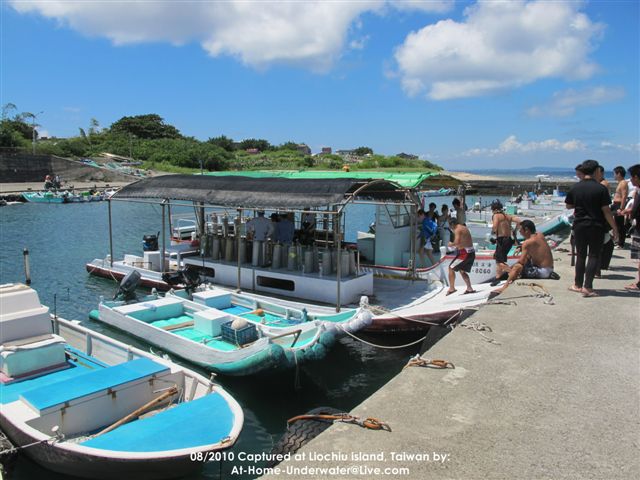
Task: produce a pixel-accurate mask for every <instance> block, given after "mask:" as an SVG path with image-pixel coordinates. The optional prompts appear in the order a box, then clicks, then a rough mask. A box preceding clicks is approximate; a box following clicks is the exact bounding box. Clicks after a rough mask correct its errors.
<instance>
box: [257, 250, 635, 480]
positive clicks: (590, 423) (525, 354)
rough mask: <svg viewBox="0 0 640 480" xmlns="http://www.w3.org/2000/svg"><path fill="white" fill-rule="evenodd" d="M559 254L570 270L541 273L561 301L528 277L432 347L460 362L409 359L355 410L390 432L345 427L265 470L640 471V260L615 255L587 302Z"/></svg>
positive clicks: (436, 475) (540, 474)
mask: <svg viewBox="0 0 640 480" xmlns="http://www.w3.org/2000/svg"><path fill="white" fill-rule="evenodd" d="M554 258H555V259H556V271H558V273H559V274H560V275H561V277H562V278H561V279H560V280H559V281H554V280H536V281H535V283H537V284H540V285H542V286H543V287H544V289H546V291H548V292H549V294H550V295H551V297H539V296H537V292H539V291H540V289H536V290H537V291H534V289H533V288H532V287H530V286H528V285H526V284H527V283H531V282H532V281H530V280H521V281H518V282H517V283H516V284H514V285H512V286H511V287H509V289H508V290H506V291H505V292H504V293H503V294H502V295H500V296H499V297H497V298H496V299H495V300H497V301H498V302H515V304H500V303H495V304H490V305H486V306H483V307H482V308H480V310H479V311H478V312H476V313H475V314H473V315H472V316H471V317H470V318H468V319H467V320H466V321H465V322H464V323H463V324H462V325H461V326H459V327H458V328H456V329H455V330H454V331H453V332H452V333H450V334H449V335H447V336H446V337H444V338H443V339H442V340H441V341H439V342H438V343H437V344H436V345H435V346H434V347H432V348H431V349H430V350H428V351H427V352H425V353H424V354H423V358H428V359H444V360H447V361H448V362H451V363H453V364H454V365H455V368H447V369H436V368H428V367H419V366H412V367H407V368H405V369H404V370H403V371H402V372H401V373H400V374H399V375H397V376H396V377H395V378H393V379H392V380H391V381H390V382H389V383H388V384H387V385H385V386H384V387H383V388H381V389H380V390H379V391H377V392H376V393H375V394H374V395H372V396H371V397H370V398H368V399H367V400H366V401H364V402H363V403H362V404H360V405H359V406H357V407H356V408H355V409H354V410H353V411H352V412H351V413H352V414H353V415H356V416H358V417H361V418H367V417H375V418H377V419H379V420H381V421H384V422H387V423H388V424H389V426H390V427H391V429H392V431H391V432H387V431H376V430H368V429H365V428H361V427H359V426H356V425H349V424H335V425H333V426H332V427H331V428H329V429H328V430H326V431H325V432H324V433H322V434H320V435H319V436H318V437H317V438H315V439H314V440H312V441H311V442H310V443H309V444H307V445H306V446H305V447H303V448H302V449H301V450H299V455H298V457H297V459H296V457H293V458H292V459H291V460H289V461H286V462H283V463H281V464H280V465H279V466H278V468H280V469H281V471H280V472H272V473H271V474H270V475H267V476H266V478H291V479H293V478H300V479H303V478H304V479H309V478H321V477H323V478H324V477H327V476H328V475H329V476H331V477H333V478H348V479H356V478H362V479H371V478H375V477H381V478H382V477H386V478H407V479H426V478H428V479H507V478H509V479H511V478H514V479H540V478H553V479H564V478H566V479H569V478H571V479H575V478H580V479H582V478H594V479H627V478H628V479H634V478H640V448H639V447H640V433H639V432H640V308H639V307H640V296H639V295H638V293H633V292H627V291H625V290H624V289H623V287H624V285H627V284H629V283H630V282H631V281H632V280H633V279H634V278H635V276H636V272H637V263H636V262H635V261H631V260H629V251H628V250H616V251H615V253H614V258H613V261H612V264H611V265H612V266H611V270H609V271H605V272H603V273H604V275H603V278H602V279H596V280H595V282H594V287H595V289H596V291H598V292H599V293H600V294H601V296H600V297H597V298H582V297H581V296H580V295H579V294H577V293H573V292H570V291H569V290H568V287H569V286H570V285H571V284H572V281H573V268H571V266H570V257H569V255H568V254H567V253H566V251H565V252H562V251H556V252H555V253H554ZM458 287H459V289H460V290H462V287H461V286H460V285H458ZM549 300H552V302H550V303H545V302H548V301H549ZM481 325H487V326H489V327H490V328H491V329H492V331H482V332H478V331H476V330H474V329H473V328H464V327H465V326H466V327H473V326H476V327H477V326H481ZM407 360H409V359H408V358H407ZM300 413H303V412H300ZM343 454H344V455H343ZM354 454H355V456H354ZM302 457H304V459H302ZM345 457H346V458H345ZM311 458H313V460H311ZM362 458H365V459H362ZM304 467H307V469H306V470H295V469H296V468H299V469H303V468H304ZM310 468H314V469H320V468H328V469H330V468H333V469H334V470H329V471H327V472H322V471H321V470H313V471H312V470H310ZM340 468H343V469H342V470H339V469H340ZM375 468H379V469H380V470H379V471H377V473H376V471H375V470H373V469H375ZM385 469H390V470H385Z"/></svg>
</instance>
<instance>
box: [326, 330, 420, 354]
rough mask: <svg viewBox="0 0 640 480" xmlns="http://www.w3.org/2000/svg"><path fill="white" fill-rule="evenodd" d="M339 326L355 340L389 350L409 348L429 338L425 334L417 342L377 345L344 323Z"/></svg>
mask: <svg viewBox="0 0 640 480" xmlns="http://www.w3.org/2000/svg"><path fill="white" fill-rule="evenodd" d="M337 326H338V327H340V328H341V329H342V331H343V332H344V333H346V334H347V335H349V336H350V337H351V338H353V339H355V340H358V341H359V342H362V343H364V344H365V345H369V346H370V347H376V348H384V349H387V350H396V349H399V348H407V347H410V346H412V345H415V344H416V343H420V342H422V341H423V340H424V339H425V338H427V336H426V335H425V336H424V337H422V338H419V339H418V340H416V341H415V342H411V343H407V344H406V345H396V346H388V345H377V344H375V343H371V342H367V341H366V340H364V339H362V338H359V337H356V336H355V335H354V334H353V333H351V332H349V331H347V330H345V328H344V326H342V325H340V324H338V325H337Z"/></svg>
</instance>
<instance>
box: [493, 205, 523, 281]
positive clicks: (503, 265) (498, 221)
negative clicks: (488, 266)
mask: <svg viewBox="0 0 640 480" xmlns="http://www.w3.org/2000/svg"><path fill="white" fill-rule="evenodd" d="M491 211H492V212H493V217H492V220H493V227H492V228H491V233H493V234H495V236H496V253H495V254H494V255H493V258H495V259H496V278H495V280H494V281H493V282H491V286H492V287H495V286H496V285H498V283H500V281H501V280H506V279H507V275H508V274H509V265H508V264H507V256H508V255H509V250H511V247H513V243H514V240H513V237H515V235H513V236H512V234H511V223H512V222H515V223H516V225H518V224H519V223H520V219H518V218H516V217H512V216H510V215H507V214H506V213H504V210H503V209H502V202H501V201H500V200H494V201H493V202H491ZM514 233H515V232H514Z"/></svg>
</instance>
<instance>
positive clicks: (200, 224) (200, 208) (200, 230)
mask: <svg viewBox="0 0 640 480" xmlns="http://www.w3.org/2000/svg"><path fill="white" fill-rule="evenodd" d="M203 238H204V202H198V239H199V240H200V242H201V243H202V239H203Z"/></svg>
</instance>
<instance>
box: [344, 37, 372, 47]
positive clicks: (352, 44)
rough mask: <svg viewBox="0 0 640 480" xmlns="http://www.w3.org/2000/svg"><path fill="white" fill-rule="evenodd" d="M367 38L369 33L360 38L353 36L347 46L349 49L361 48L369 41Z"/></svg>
mask: <svg viewBox="0 0 640 480" xmlns="http://www.w3.org/2000/svg"><path fill="white" fill-rule="evenodd" d="M369 38H370V36H369V35H365V36H364V37H361V38H355V39H353V40H351V42H349V48H351V50H363V49H364V47H365V45H366V44H367V42H368V41H369Z"/></svg>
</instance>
